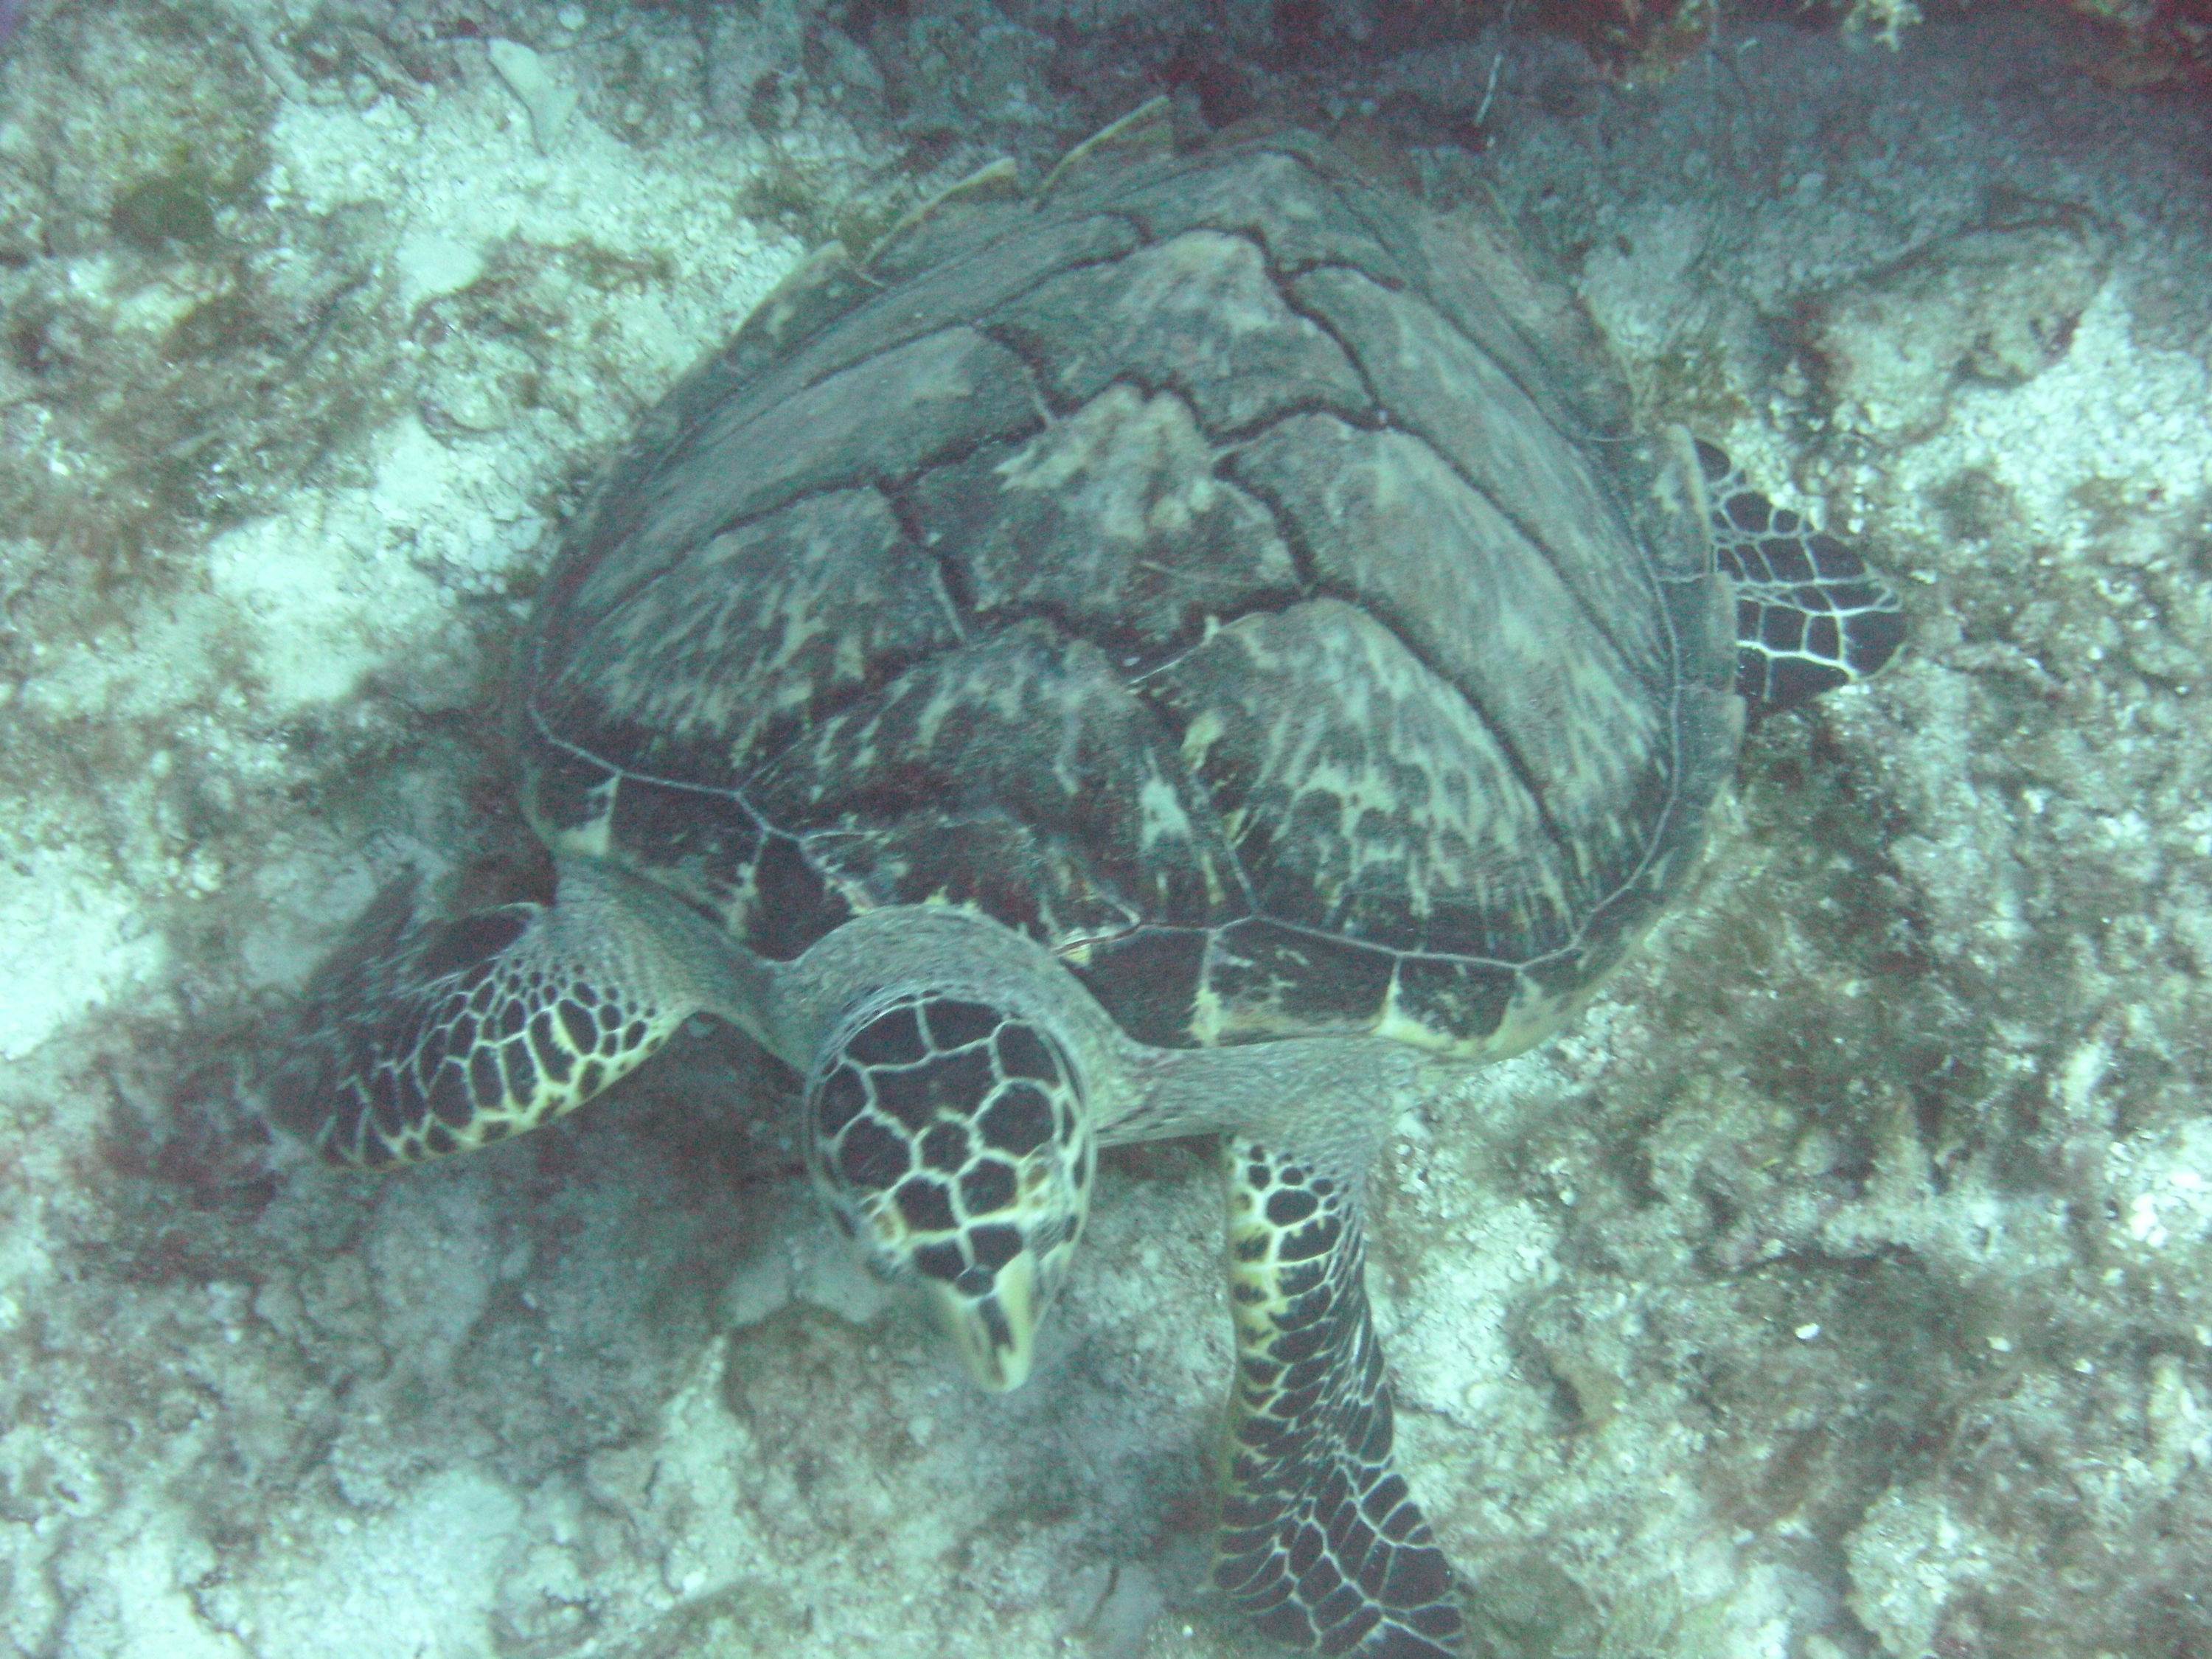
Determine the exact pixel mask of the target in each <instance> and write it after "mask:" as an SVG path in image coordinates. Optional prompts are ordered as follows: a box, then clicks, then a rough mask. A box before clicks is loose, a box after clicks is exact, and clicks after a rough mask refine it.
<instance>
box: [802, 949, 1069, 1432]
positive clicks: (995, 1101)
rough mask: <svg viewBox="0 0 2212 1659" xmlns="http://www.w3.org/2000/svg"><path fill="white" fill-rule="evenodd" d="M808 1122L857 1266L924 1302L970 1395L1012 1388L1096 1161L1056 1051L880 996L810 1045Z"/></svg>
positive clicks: (927, 992)
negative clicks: (916, 1292) (957, 1357)
mask: <svg viewBox="0 0 2212 1659" xmlns="http://www.w3.org/2000/svg"><path fill="white" fill-rule="evenodd" d="M806 1115H807V1124H808V1128H809V1131H810V1133H809V1134H808V1138H807V1148H808V1161H809V1165H810V1167H811V1170H812V1171H813V1174H814V1179H815V1183H816V1185H817V1186H818V1187H819V1188H821V1190H822V1193H823V1196H824V1197H825V1198H827V1199H828V1200H829V1206H830V1208H831V1209H832V1211H833V1212H835V1213H836V1217H837V1218H838V1221H839V1223H840V1224H841V1225H842V1226H843V1227H844V1229H845V1231H847V1232H848V1234H850V1235H852V1236H853V1237H854V1238H856V1239H858V1240H859V1241H860V1245H861V1248H862V1249H865V1250H866V1252H867V1255H868V1260H869V1262H870V1264H871V1265H872V1266H873V1267H876V1268H877V1269H878V1271H879V1272H882V1273H884V1274H885V1275H886V1276H888V1277H890V1278H893V1279H903V1280H908V1281H918V1282H919V1283H920V1284H921V1285H922V1286H923V1287H924V1288H925V1289H926V1290H927V1292H928V1294H929V1297H930V1299H931V1301H932V1303H933V1305H934V1306H935V1308H936V1310H937V1314H938V1317H939V1321H940V1322H942V1323H943V1325H944V1326H945V1331H946V1333H947V1334H949V1335H950V1336H951V1338H952V1340H953V1343H954V1345H955V1346H957V1348H958V1349H959V1350H960V1354H961V1358H963V1359H964V1360H966V1361H967V1363H968V1368H969V1370H970V1371H972V1372H973V1373H974V1374H975V1380H976V1381H977V1382H979V1383H981V1384H982V1385H983V1386H984V1387H985V1388H987V1389H992V1390H994V1391H999V1390H1004V1389H1012V1388H1016V1387H1018V1386H1019V1385H1020V1383H1022V1382H1023V1380H1024V1378H1026V1377H1027V1376H1029V1371H1030V1358H1031V1357H1032V1354H1033V1352H1034V1346H1035V1341H1036V1328H1037V1325H1038V1322H1040V1321H1041V1320H1042V1318H1043V1316H1044V1313H1045V1310H1046V1309H1047V1308H1048V1307H1049V1306H1050V1305H1051V1304H1052V1299H1053V1297H1054V1295H1056V1294H1057V1293H1058V1292H1059V1290H1060V1285H1061V1284H1062V1283H1063V1282H1065V1280H1066V1277H1067V1267H1068V1262H1069V1261H1070V1260H1071V1258H1072V1257H1073V1255H1074V1252H1075V1241H1076V1239H1077V1238H1078V1237H1079V1236H1080V1235H1081V1233H1082V1231H1083V1222H1084V1218H1085V1214H1086V1213H1087V1212H1088V1211H1089V1208H1090V1203H1091V1170H1092V1168H1093V1166H1094V1164H1095V1163H1096V1159H1097V1153H1096V1149H1095V1145H1094V1142H1093V1139H1092V1136H1091V1130H1090V1127H1089V1120H1088V1116H1087V1115H1086V1114H1085V1111H1084V1109H1083V1101H1082V1096H1081V1084H1080V1082H1079V1079H1078V1078H1077V1076H1076V1073H1075V1070H1074V1068H1073V1066H1071V1065H1070V1064H1069V1063H1068V1060H1067V1056H1066V1051H1065V1050H1064V1048H1062V1047H1061V1045H1060V1044H1059V1043H1058V1042H1054V1040H1053V1038H1052V1036H1051V1035H1050V1033H1049V1032H1048V1030H1046V1028H1045V1027H1044V1026H1043V1024H1041V1023H1040V1022H1038V1021H1037V1020H1036V1019H1033V1018H1024V1016H1023V1015H1021V1014H1018V1013H1016V1012H1012V1011H1011V1010H1009V1009H1006V1008H1004V1007H1000V1006H994V1004H993V1003H991V1002H988V1001H984V1000H976V999H975V998H973V997H969V996H964V995H961V994H956V993H952V992H945V991H939V990H932V989H923V988H916V987H906V988H903V989H899V990H895V991H889V992H883V993H879V994H877V995H875V996H873V997H871V998H869V999H868V1000H866V1001H865V1002H863V1003H862V1004H861V1005H860V1006H859V1007H858V1008H856V1009H855V1010H854V1012H853V1013H852V1014H851V1015H849V1016H848V1018H846V1019H844V1020H843V1021H842V1022H840V1024H838V1025H837V1027H836V1029H835V1030H834V1031H833V1033H832V1036H831V1037H830V1040H829V1042H828V1043H826V1044H825V1045H824V1046H823V1050H822V1053H821V1054H820V1056H819V1057H818V1058H817V1061H816V1063H815V1066H814V1069H813V1073H812V1074H811V1077H810V1078H809V1079H808V1084H807V1095H806Z"/></svg>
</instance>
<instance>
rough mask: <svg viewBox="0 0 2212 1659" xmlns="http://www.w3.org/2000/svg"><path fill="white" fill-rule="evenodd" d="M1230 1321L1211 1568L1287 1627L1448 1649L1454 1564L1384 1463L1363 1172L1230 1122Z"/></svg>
mask: <svg viewBox="0 0 2212 1659" xmlns="http://www.w3.org/2000/svg"><path fill="white" fill-rule="evenodd" d="M1222 1157H1223V1160H1224V1174H1225V1176H1226V1177H1227V1182H1228V1195H1229V1273H1230V1297H1231V1304H1232V1305H1231V1311H1232V1312H1233V1314H1234V1316H1235V1317H1236V1322H1237V1389H1236V1395H1235V1399H1234V1401H1232V1404H1231V1418H1232V1421H1231V1431H1230V1443H1229V1453H1228V1463H1229V1468H1228V1480H1227V1494H1226V1498H1225V1502H1224V1505H1223V1510H1222V1522H1221V1538H1220V1545H1219V1553H1218V1557H1217V1559H1216V1563H1215V1566H1214V1580H1215V1582H1216V1583H1218V1584H1219V1585H1220V1586H1221V1587H1222V1589H1225V1591H1227V1592H1228V1594H1229V1596H1230V1599H1231V1601H1234V1602H1235V1603H1236V1604H1237V1607H1240V1608H1242V1609H1243V1611H1244V1613H1247V1614H1248V1615H1249V1617H1250V1618H1251V1619H1252V1620H1253V1621H1254V1622H1255V1623H1256V1624H1257V1625H1258V1626H1260V1628H1261V1630H1263V1631H1265V1632H1267V1634H1268V1635H1270V1636H1273V1637H1275V1638H1278V1639H1279V1640H1281V1641H1285V1642H1289V1643H1291V1644H1295V1645H1297V1646H1298V1647H1302V1648H1306V1649H1309V1650H1313V1651H1316V1652H1318V1653H1323V1654H1330V1655H1336V1654H1352V1655H1356V1656H1358V1659H1450V1656H1453V1655H1455V1654H1456V1653H1458V1652H1459V1650H1460V1644H1459V1639H1458V1638H1459V1636H1460V1633H1461V1631H1462V1622H1463V1621H1462V1615H1461V1613H1460V1608H1459V1605H1458V1601H1457V1598H1456V1595H1455V1588H1454V1583H1453V1577H1452V1571H1451V1568H1450V1566H1449V1565H1448V1564H1447V1563H1446V1561H1445V1560H1444V1558H1443V1552H1442V1551H1440V1550H1439V1549H1437V1546H1436V1543H1435V1541H1434V1540H1433V1539H1432V1538H1431V1536H1430V1533H1429V1526H1428V1522H1427V1521H1426V1520H1425V1519H1424V1518H1423V1516H1422V1515H1421V1511H1420V1510H1419V1507H1418V1506H1417V1505H1416V1504H1414V1502H1413V1498H1411V1497H1410V1496H1409V1495H1408V1494H1407V1488H1406V1482H1405V1480H1403V1478H1401V1476H1400V1475H1399V1474H1398V1473H1397V1471H1396V1470H1395V1468H1393V1467H1392V1463H1391V1456H1390V1447H1391V1440H1392V1419H1391V1407H1390V1385H1389V1381H1388V1379H1386V1378H1385V1377H1384V1376H1383V1351H1382V1347H1381V1345H1380V1344H1379V1343H1378V1342H1377V1341H1376V1336H1375V1327H1374V1322H1373V1321H1372V1319H1371V1318H1370V1315H1369V1311H1368V1305H1367V1288H1366V1285H1365V1282H1364V1259H1365V1255H1366V1252H1365V1249H1364V1246H1363V1244H1362V1243H1361V1238H1360V1232H1359V1215H1358V1177H1357V1175H1356V1173H1353V1172H1347V1171H1345V1170H1337V1169H1334V1168H1331V1167H1329V1166H1328V1164H1325V1163H1316V1162H1314V1161H1312V1160H1310V1159H1306V1158H1302V1157H1301V1156H1299V1154H1298V1153H1297V1152H1296V1151H1295V1150H1294V1149H1292V1148H1291V1147H1289V1146H1285V1145H1283V1144H1281V1143H1279V1142H1276V1141H1261V1140H1258V1139H1252V1138H1249V1137H1246V1136H1242V1135H1235V1134H1232V1135H1229V1136H1227V1137H1225V1140H1224V1143H1223V1151H1222Z"/></svg>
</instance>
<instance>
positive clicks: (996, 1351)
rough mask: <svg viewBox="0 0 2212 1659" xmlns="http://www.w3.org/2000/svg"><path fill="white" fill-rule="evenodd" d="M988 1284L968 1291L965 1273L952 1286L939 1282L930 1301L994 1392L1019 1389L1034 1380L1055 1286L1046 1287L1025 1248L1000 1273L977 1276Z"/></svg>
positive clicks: (982, 1381)
mask: <svg viewBox="0 0 2212 1659" xmlns="http://www.w3.org/2000/svg"><path fill="white" fill-rule="evenodd" d="M969 1277H970V1275H969V1274H967V1273H963V1274H962V1275H961V1276H960V1279H955V1280H953V1281H952V1283H951V1284H949V1285H948V1284H945V1282H944V1281H943V1280H941V1279H940V1280H933V1281H932V1282H931V1283H930V1285H929V1299H930V1303H931V1304H932V1305H933V1307H934V1308H935V1310H936V1312H937V1319H938V1322H939V1324H940V1325H942V1326H943V1327H944V1328H945V1334H946V1335H947V1336H949V1337H951V1339H952V1346H954V1347H956V1348H957V1349H958V1350H959V1351H960V1357H961V1358H962V1359H963V1360H965V1361H966V1362H967V1364H968V1371H969V1375H970V1376H973V1377H974V1378H975V1381H976V1382H977V1383H980V1384H981V1385H982V1386H983V1387H984V1388H985V1389H988V1390H989V1391H990V1392H991V1393H993V1394H1005V1393H1006V1392H1007V1391H1008V1390H1009V1389H1018V1388H1019V1387H1021V1385H1022V1384H1023V1383H1026V1382H1027V1381H1028V1380H1029V1375H1030V1363H1031V1362H1032V1361H1033V1360H1034V1359H1035V1358H1036V1329H1037V1324H1038V1322H1039V1321H1040V1320H1042V1318H1043V1317H1044V1311H1045V1309H1046V1308H1047V1307H1048V1306H1049V1305H1050V1304H1051V1301H1052V1290H1051V1287H1048V1286H1047V1285H1044V1284H1042V1283H1041V1280H1042V1278H1043V1277H1044V1276H1043V1275H1042V1274H1041V1273H1039V1272H1038V1263H1037V1257H1036V1252H1035V1251H1034V1250H1024V1251H1022V1252H1021V1253H1020V1254H1019V1255H1016V1256H1015V1257H1014V1259H1013V1260H1012V1261H1009V1262H1007V1263H1006V1266H1005V1267H1000V1268H999V1269H998V1270H997V1271H996V1272H994V1273H987V1274H979V1275H975V1277H978V1278H981V1279H982V1280H983V1282H982V1284H981V1285H977V1286H976V1287H975V1288H974V1289H973V1290H963V1289H962V1288H961V1281H962V1280H963V1279H968V1278H969Z"/></svg>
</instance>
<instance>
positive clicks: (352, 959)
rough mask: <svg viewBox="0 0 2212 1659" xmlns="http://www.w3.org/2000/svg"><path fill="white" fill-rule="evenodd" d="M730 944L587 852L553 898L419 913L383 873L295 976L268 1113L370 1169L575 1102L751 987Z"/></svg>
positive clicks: (500, 1135) (330, 1152)
mask: <svg viewBox="0 0 2212 1659" xmlns="http://www.w3.org/2000/svg"><path fill="white" fill-rule="evenodd" d="M746 977H747V973H746V965H745V964H744V963H743V961H742V960H741V959H740V958H739V957H738V953H737V952H736V951H735V949H734V947H733V946H732V944H731V943H730V941H729V940H728V939H727V938H726V936H724V935H722V934H720V933H718V932H716V931H715V930H714V929H712V928H711V927H709V926H708V924H707V923H706V922H705V921H702V919H700V918H698V917H696V916H694V915H691V914H690V912H689V911H687V910H685V909H684V908H683V907H682V906H681V905H680V904H679V903H678V902H677V901H676V900H674V899H673V898H671V896H669V895H668V894H667V893H666V892H665V890H661V889H659V888H656V887H652V886H649V885H648V884H645V883H642V882H640V881H638V880H636V879H635V878H632V877H628V876H624V875H622V874H621V873H620V872H616V871H614V870H612V869H611V868H609V867H607V866H603V865H599V864H598V863H596V862H595V861H592V860H563V861H562V879H561V890H560V896H559V898H558V900H557V901H556V902H555V903H553V904H550V905H542V904H505V905H501V906H499V907H497V908H494V909H489V910H478V911H475V912H472V913H471V914H470V915H464V916H461V917H459V918H457V919H455V920H453V921H428V922H418V921H416V915H415V879H414V878H413V877H412V876H408V877H404V878H401V879H400V880H398V881H396V882H393V883H392V884H388V885H387V886H386V888H385V889H384V890H382V891H381V892H380V893H379V894H378V895H377V896H376V898H375V899H374V901H373V902H371V903H370V905H369V907H368V910H367V911H365V912H364V913H363V915H362V917H361V919H360V920H359V921H356V923H355V924H354V927H353V928H352V930H351V931H350V933H349V934H348V935H347V938H346V939H345V941H344V942H343V944H342V945H340V946H339V948H338V950H337V951H336V952H335V953H333V955H332V957H331V959H330V961H329V962H328V963H326V964H325V967H324V968H323V969H321V971H320V972H319V973H318V974H317V975H316V976H315V979H314V981H313V982H312V983H311V984H310V985H309V986H308V987H307V996H306V999H305V1000H304V1003H303V1006H302V1009H301V1018H300V1022H299V1026H298V1032H297V1035H296V1036H295V1038H294V1040H293V1042H292V1044H291V1046H290V1048H289V1050H288V1052H287V1053H286V1054H284V1056H283V1059H282V1060H281V1061H280V1062H279V1063H278V1065H277V1066H276V1072H275V1073H274V1075H273V1076H272V1077H271V1079H270V1088H269V1095H270V1115H271V1116H272V1117H274V1118H275V1120H276V1121H277V1122H278V1123H280V1124H282V1125H283V1126H284V1127H287V1128H289V1129H292V1130H294V1131H295V1132H297V1133H301V1134H302V1135H305V1136H306V1137H307V1138H308V1139H311V1140H312V1141H313V1143H314V1145H315V1148H316V1150H317V1151H318V1152H320V1153H321V1154H322V1155H323V1156H324V1157H325V1158H327V1159H329V1160H330V1161H331V1163H334V1164H350V1165H353V1166H355V1167H356V1168H361V1169H383V1168H386V1167H388V1166H390V1165H392V1164H415V1163H420V1162H422V1160H424V1159H426V1158H440V1157H443V1156H445V1155H446V1154H447V1153H450V1152H467V1151H469V1150H471V1148H474V1147H477V1146H485V1145H488V1144H489V1143H490V1142H492V1141H495V1140H501V1139H506V1138H507V1136H509V1135H515V1134H520V1133H522V1132H523V1131H524V1130H526V1129H531V1128H534V1127H537V1126H538V1124H540V1123H542V1122H544V1121H546V1120H547V1119H549V1118H553V1117H557V1116H559V1115H561V1114H562V1113H563V1112H567V1111H570V1110H573V1109H574V1108H576V1107H578V1106H581V1105H583V1104H584V1103H586V1102H587V1101H589V1100H591V1099H592V1097H595V1096H597V1095H599V1094H600V1093H602V1092H603V1091H605V1089H606V1088H607V1086H608V1085H611V1084H612V1083H613V1082H615V1080H616V1079H618V1078H620V1077H622V1076H623V1074H625V1073H628V1072H629V1071H631V1070H633V1069H634V1068H635V1066H637V1065H638V1064H639V1063H640V1062H641V1061H643V1060H646V1059H647V1058H649V1057H650V1056H651V1055H652V1054H653V1053H654V1052H655V1051H656V1050H657V1049H659V1047H660V1046H661V1044H662V1043H664V1042H666V1041H667V1040H668V1038H669V1037H670V1036H671V1035H672V1034H673V1033H674V1032H675V1030H676V1029H677V1028H678V1026H679V1025H681V1024H683V1023H684V1020H685V1019H687V1018H690V1016H691V1015H692V1014H694V1013H698V1012H718V1013H723V1014H725V1015H727V1016H729V1017H731V1018H739V1019H740V1020H741V1022H743V1023H748V1024H750V1023H751V1022H750V1021H743V1015H744V1012H745V1011H746V1009H747V1007H748V1005H750V1006H757V1002H758V999H757V995H755V994H751V993H750V991H749V989H748V987H746V985H745V980H746Z"/></svg>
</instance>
